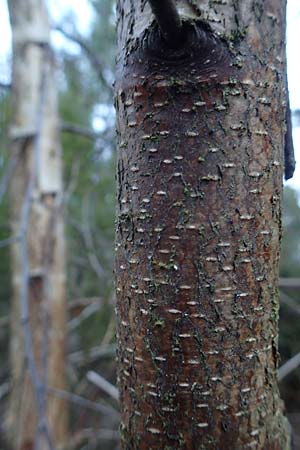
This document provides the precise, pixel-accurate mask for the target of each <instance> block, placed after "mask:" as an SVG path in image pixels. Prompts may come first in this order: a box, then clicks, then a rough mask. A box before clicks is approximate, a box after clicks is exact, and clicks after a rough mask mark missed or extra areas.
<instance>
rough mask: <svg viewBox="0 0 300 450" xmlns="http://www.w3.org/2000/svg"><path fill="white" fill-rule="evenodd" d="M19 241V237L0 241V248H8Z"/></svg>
mask: <svg viewBox="0 0 300 450" xmlns="http://www.w3.org/2000/svg"><path fill="white" fill-rule="evenodd" d="M20 239H21V236H20V235H19V236H11V237H9V238H7V239H3V240H2V241H0V248H3V247H8V246H9V245H11V244H15V243H16V242H17V241H19V240H20Z"/></svg>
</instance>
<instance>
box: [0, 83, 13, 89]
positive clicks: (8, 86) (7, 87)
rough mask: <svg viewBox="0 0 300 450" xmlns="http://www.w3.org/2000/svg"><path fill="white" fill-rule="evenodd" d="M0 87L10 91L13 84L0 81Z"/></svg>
mask: <svg viewBox="0 0 300 450" xmlns="http://www.w3.org/2000/svg"><path fill="white" fill-rule="evenodd" d="M0 89H3V90H5V91H9V90H10V89H11V84H9V83H3V81H0Z"/></svg>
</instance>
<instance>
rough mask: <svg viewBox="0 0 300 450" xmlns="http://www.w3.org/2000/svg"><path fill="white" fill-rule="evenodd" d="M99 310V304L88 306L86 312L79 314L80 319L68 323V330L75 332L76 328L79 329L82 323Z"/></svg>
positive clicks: (76, 318)
mask: <svg viewBox="0 0 300 450" xmlns="http://www.w3.org/2000/svg"><path fill="white" fill-rule="evenodd" d="M98 310H99V303H96V302H94V303H91V304H90V305H88V306H87V307H86V308H84V310H83V311H82V312H81V313H80V314H79V316H78V317H75V318H74V319H72V320H70V321H69V323H68V330H69V331H73V330H74V329H75V328H77V327H78V326H79V325H80V324H81V322H83V321H84V320H85V319H87V318H88V317H90V316H91V315H92V314H94V313H95V312H96V311H98Z"/></svg>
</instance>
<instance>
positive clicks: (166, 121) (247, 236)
mask: <svg viewBox="0 0 300 450" xmlns="http://www.w3.org/2000/svg"><path fill="white" fill-rule="evenodd" d="M177 5H178V7H179V8H178V9H179V12H180V15H181V18H182V20H183V24H184V25H183V29H184V32H185V40H184V44H183V46H182V47H180V48H178V49H177V50H176V49H175V50H174V49H171V48H168V46H167V45H166V44H164V42H163V41H162V40H161V38H160V35H159V32H158V27H157V25H156V22H155V21H154V17H153V15H152V13H151V10H150V7H149V4H148V2H145V1H141V0H139V1H135V2H132V1H129V0H122V1H121V0H119V2H118V45H119V53H118V60H117V81H116V97H117V99H116V103H117V111H118V132H119V157H118V207H117V215H118V216H117V259H116V275H117V294H118V305H117V316H118V342H119V351H118V360H119V386H120V394H121V405H122V420H123V423H122V431H123V432H122V435H123V449H127V450H134V449H136V450H149V449H152V450H154V449H157V450H158V449H159V450H167V449H169V450H170V449H172V450H174V449H184V450H191V449H195V450H196V449H197V450H200V449H203V450H204V449H205V450H210V449H214V450H223V449H224V450H228V449H236V450H241V449H248V448H249V449H261V450H262V449H263V450H286V449H288V448H289V445H290V444H289V434H288V424H287V422H286V420H285V418H284V416H283V412H282V409H283V407H282V402H281V400H280V398H279V393H278V386H277V364H278V350H277V335H278V331H277V324H278V294H277V280H278V257H279V241H280V235H281V218H280V214H281V205H280V203H281V189H282V174H283V151H282V150H283V142H284V133H285V107H286V105H285V98H286V97H285V89H286V86H285V71H286V64H285V0H256V1H254V0H243V1H242V2H239V1H234V0H232V1H223V0H222V1H219V0H216V1H209V0H198V1H197V0H193V1H192V0H189V1H188V0H181V1H178V2H177Z"/></svg>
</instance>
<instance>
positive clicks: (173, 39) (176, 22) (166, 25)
mask: <svg viewBox="0 0 300 450" xmlns="http://www.w3.org/2000/svg"><path fill="white" fill-rule="evenodd" d="M149 3H150V5H151V9H152V12H153V14H154V16H155V19H156V21H157V23H158V26H159V28H160V31H161V33H162V36H163V38H164V39H165V41H166V43H167V45H168V46H169V47H171V48H179V47H180V46H181V45H182V44H183V43H184V38H185V37H184V32H183V29H182V23H181V19H180V16H179V14H178V11H177V9H176V6H175V4H174V2H173V0H149Z"/></svg>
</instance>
